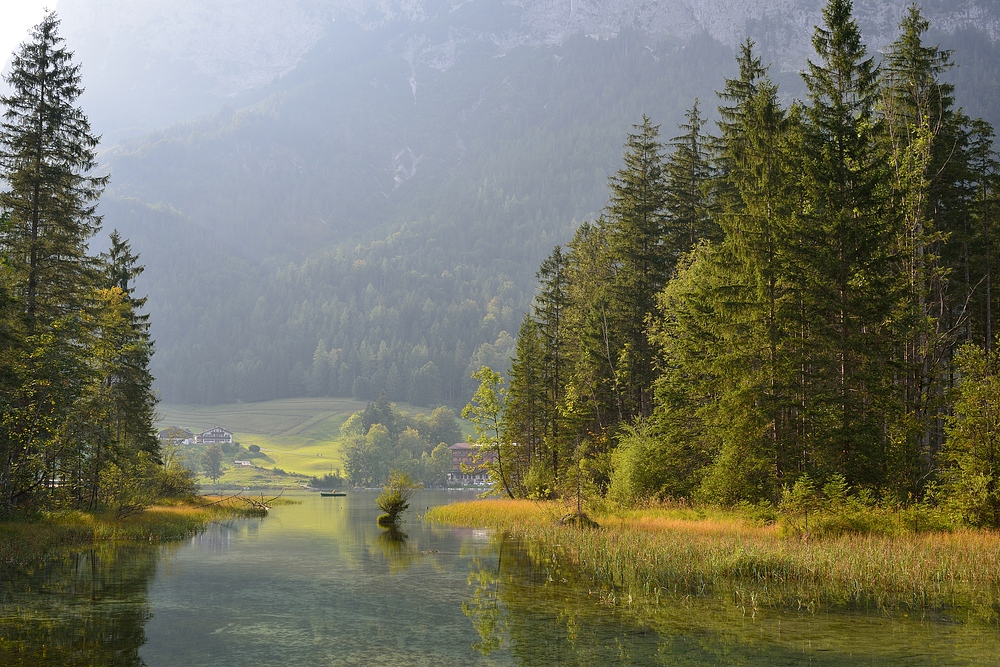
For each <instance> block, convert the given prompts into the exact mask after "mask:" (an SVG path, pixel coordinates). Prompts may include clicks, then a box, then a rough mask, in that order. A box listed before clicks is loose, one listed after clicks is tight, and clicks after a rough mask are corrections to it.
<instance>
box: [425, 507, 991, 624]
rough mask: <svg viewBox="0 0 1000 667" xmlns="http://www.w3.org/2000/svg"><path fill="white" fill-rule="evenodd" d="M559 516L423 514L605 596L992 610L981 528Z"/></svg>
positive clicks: (550, 512)
mask: <svg viewBox="0 0 1000 667" xmlns="http://www.w3.org/2000/svg"><path fill="white" fill-rule="evenodd" d="M565 513H566V508H565V506H562V505H559V504H556V503H535V502H530V501H507V500H488V501H474V502H469V503H455V504H452V505H447V506H442V507H439V508H434V509H432V510H431V511H430V512H429V513H428V515H427V518H428V519H429V520H431V521H438V522H443V523H449V524H452V525H462V526H468V527H476V528H490V529H494V530H498V531H502V532H504V533H507V534H510V535H511V536H513V537H515V538H522V539H525V540H528V541H531V542H534V543H536V544H539V545H541V549H542V551H544V552H546V553H548V554H549V555H548V556H547V558H558V559H559V560H562V561H564V562H565V561H566V560H569V561H570V562H572V563H573V565H574V566H575V567H576V568H577V570H578V571H579V572H580V574H581V575H582V576H584V577H586V578H588V579H589V580H590V581H591V582H592V583H593V584H595V585H597V586H600V587H601V588H602V590H603V591H605V594H606V595H607V596H608V598H609V600H611V601H613V600H614V599H616V598H618V597H622V596H628V597H632V598H641V599H645V600H647V601H649V602H655V601H657V600H658V599H659V598H660V597H661V596H688V595H706V594H716V595H718V594H722V595H729V596H732V597H733V598H734V599H739V600H741V601H743V603H748V604H751V605H755V606H756V605H760V606H782V605H792V606H807V607H815V606H838V607H871V608H877V609H883V610H892V609H939V610H951V611H953V612H954V611H957V610H961V611H962V612H963V613H970V614H973V615H975V616H977V617H979V618H983V619H987V620H990V621H995V620H996V616H997V609H1000V535H998V534H997V533H995V532H991V531H981V530H958V531H954V532H948V533H920V534H903V535H896V536H887V535H845V536H840V537H832V538H824V539H818V540H817V539H813V540H802V539H799V538H791V537H784V536H782V535H781V534H779V531H778V529H777V527H776V526H773V525H771V526H763V525H758V524H755V523H754V522H752V521H749V520H745V519H742V518H741V517H740V516H738V515H735V514H732V515H729V516H726V515H725V514H721V515H719V516H715V517H712V518H700V517H698V516H692V517H691V518H684V517H683V516H677V512H675V511H657V510H632V511H628V512H622V513H614V512H607V513H603V514H602V513H598V514H595V515H592V518H594V519H595V520H596V521H597V522H598V523H599V524H600V525H601V528H599V529H595V530H586V529H580V528H576V527H573V526H568V525H562V524H560V523H558V522H557V521H556V519H557V518H558V517H559V516H561V515H563V514H565ZM747 601H749V602H747Z"/></svg>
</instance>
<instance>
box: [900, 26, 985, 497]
mask: <svg viewBox="0 0 1000 667" xmlns="http://www.w3.org/2000/svg"><path fill="white" fill-rule="evenodd" d="M929 27H930V24H929V22H928V21H927V20H926V19H924V17H923V16H922V14H921V12H920V10H919V9H918V8H917V7H916V6H911V7H910V9H909V11H908V12H907V14H906V16H905V17H904V19H903V21H902V23H901V25H900V35H899V37H898V38H897V39H896V40H895V41H894V42H893V43H892V44H890V46H889V48H888V49H887V52H886V56H885V58H884V60H883V70H882V72H883V73H882V84H881V85H882V102H881V112H882V115H883V116H884V118H885V128H886V131H887V137H888V140H889V151H890V166H891V174H892V176H893V187H892V199H893V202H892V206H891V207H890V208H889V211H890V215H892V216H894V219H893V220H892V224H893V225H894V226H896V228H897V230H898V232H897V234H898V241H897V249H898V261H899V266H898V271H899V273H900V276H901V278H902V282H903V288H904V290H905V297H906V300H905V305H904V307H903V308H901V309H900V311H899V315H898V326H899V329H900V334H901V336H900V341H899V342H900V346H901V347H900V350H899V352H898V353H897V354H896V357H897V360H898V363H899V365H900V369H901V370H900V373H901V378H902V381H901V382H897V386H898V387H899V390H898V393H899V397H898V399H897V403H898V404H899V406H900V410H901V412H902V415H903V416H902V418H901V419H899V420H898V421H897V429H896V433H895V435H894V437H893V438H892V451H891V452H890V454H889V455H890V458H891V459H892V461H893V462H892V465H891V466H890V473H889V477H890V478H892V483H893V484H894V486H895V487H896V488H897V489H898V490H899V491H900V492H904V491H905V492H907V493H910V494H914V495H915V494H918V493H919V492H920V488H919V487H920V486H921V483H920V481H921V480H923V479H926V478H927V473H928V471H929V470H930V469H931V466H932V465H933V459H934V456H935V453H936V451H937V449H938V448H939V447H940V442H941V438H942V436H943V433H942V432H941V425H942V423H943V410H944V409H945V390H946V384H945V382H943V380H944V378H945V375H946V374H945V372H944V371H945V365H944V364H942V363H940V360H942V359H943V358H944V357H945V356H947V351H948V349H949V348H950V347H953V346H954V340H949V339H953V338H954V331H955V327H954V326H953V324H954V315H953V313H952V311H953V307H952V306H950V305H946V304H949V302H951V301H953V300H954V299H955V298H956V296H958V297H959V298H962V297H963V296H967V295H968V290H962V292H964V294H961V293H960V292H958V291H956V290H953V289H949V283H950V282H951V281H952V280H953V279H954V278H955V277H958V276H957V275H950V274H952V271H951V270H949V267H948V266H947V265H946V262H947V261H948V260H947V257H948V256H952V257H954V256H956V253H955V249H956V248H958V247H962V245H963V244H964V236H965V235H964V234H961V233H958V234H956V233H955V232H959V230H961V228H962V227H963V226H964V222H965V221H966V219H967V216H966V215H965V214H964V213H963V212H964V211H966V209H967V207H966V206H965V205H964V203H963V202H962V199H963V197H964V194H963V188H962V185H961V181H962V177H963V163H964V161H965V159H964V154H965V147H964V145H963V144H965V139H964V135H965V132H964V130H963V127H962V126H963V125H964V121H963V118H962V115H961V114H959V113H956V111H955V109H954V94H953V87H952V86H951V85H950V84H948V83H946V82H944V81H942V80H941V76H942V75H943V74H944V73H945V72H946V71H947V70H948V69H949V68H950V67H951V59H950V56H951V54H950V52H947V51H942V50H940V49H939V48H937V47H935V46H927V45H925V44H924V37H925V35H926V32H927V31H928V29H929Z"/></svg>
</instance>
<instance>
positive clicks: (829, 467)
mask: <svg viewBox="0 0 1000 667" xmlns="http://www.w3.org/2000/svg"><path fill="white" fill-rule="evenodd" d="M813 46H814V48H815V50H816V55H817V61H816V62H813V61H810V62H809V64H808V69H807V71H806V72H805V73H804V74H803V77H804V79H805V83H806V87H807V91H808V104H807V105H806V106H805V109H804V112H805V119H806V123H805V132H804V145H803V152H804V157H805V161H804V168H803V172H804V173H803V195H804V197H805V200H806V202H807V208H806V209H805V211H804V214H805V216H806V218H807V222H808V225H809V228H808V232H807V233H806V235H805V236H804V238H803V244H802V250H803V252H802V254H801V258H800V259H801V266H802V268H803V272H802V273H803V275H802V277H803V282H804V284H803V286H802V287H803V300H804V303H803V309H804V312H805V314H806V317H805V318H804V324H806V325H807V326H808V330H807V333H806V335H805V336H804V342H805V344H806V346H807V349H805V350H804V352H805V353H806V358H808V359H810V360H811V361H810V363H809V365H808V367H807V368H805V372H804V374H803V382H804V384H805V385H807V389H806V396H805V398H806V412H807V415H808V416H807V420H808V421H807V424H806V426H805V428H806V430H807V431H808V432H809V433H810V437H811V438H812V440H813V441H814V447H812V451H811V452H810V454H809V456H810V463H811V466H813V467H814V468H815V469H816V470H817V472H818V473H819V475H820V476H825V475H828V474H832V473H840V474H843V475H844V476H845V477H846V478H847V480H848V481H849V482H850V483H870V484H878V483H880V482H881V481H882V479H883V476H884V475H883V471H884V463H885V460H884V453H885V450H884V448H885V444H886V443H885V440H884V435H885V432H886V428H885V427H886V424H885V421H884V418H885V416H886V415H887V414H890V413H893V412H894V411H895V409H894V408H893V406H892V405H891V404H890V400H889V399H890V396H891V393H892V392H891V388H892V379H893V373H892V362H891V360H892V350H893V349H894V339H895V336H896V334H897V332H896V330H895V328H894V320H893V318H894V313H895V311H896V308H897V306H898V296H899V285H898V282H897V280H896V275H895V274H894V272H893V270H892V267H893V259H894V258H893V256H892V249H893V240H894V238H895V233H896V229H895V228H894V227H893V225H892V224H890V220H889V217H888V216H887V214H886V193H885V188H884V184H885V182H886V180H887V173H886V170H885V166H886V164H887V159H886V155H885V151H884V149H883V145H884V144H883V143H882V141H881V132H882V123H881V120H880V118H879V117H878V116H877V114H876V105H877V103H878V96H879V89H878V70H877V68H876V66H875V63H874V60H873V59H872V58H871V57H869V56H868V55H867V51H866V48H865V46H864V44H863V43H862V41H861V33H860V31H859V30H858V26H857V23H856V22H855V20H854V18H853V16H852V5H851V2H850V0H829V2H828V3H827V4H826V6H825V7H824V9H823V25H822V26H818V27H817V28H816V31H815V34H814V36H813Z"/></svg>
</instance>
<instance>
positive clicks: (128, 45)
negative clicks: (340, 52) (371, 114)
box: [56, 0, 1000, 137]
mask: <svg viewBox="0 0 1000 667" xmlns="http://www.w3.org/2000/svg"><path fill="white" fill-rule="evenodd" d="M909 4H910V0H859V1H858V2H856V3H855V13H856V15H857V17H858V19H859V22H860V24H861V26H862V29H863V30H864V33H865V35H866V38H867V39H868V43H869V46H870V48H872V49H875V50H877V49H880V48H881V47H883V46H884V45H885V44H887V43H888V42H889V41H891V40H892V39H893V37H894V35H895V31H896V27H897V25H898V23H899V19H900V17H901V16H902V13H903V11H904V10H905V8H906V7H907V6H908V5H909ZM922 4H923V6H924V8H925V11H926V14H927V15H928V16H929V17H930V18H931V20H932V22H933V23H934V25H935V27H936V28H937V29H938V30H941V31H943V32H944V33H947V34H954V33H956V32H961V31H965V30H973V31H976V32H978V33H980V34H985V35H987V36H988V37H989V39H991V40H996V39H997V37H998V35H1000V10H998V5H997V3H996V2H991V1H989V0H955V1H948V0H929V1H928V2H924V3H922ZM821 6H822V2H820V0H770V1H767V2H761V1H759V0H505V1H503V2H501V0H286V1H283V2H281V3H275V2H273V1H271V0H217V1H215V2H211V3H205V2H201V1H200V0H144V1H143V2H135V1H134V0H61V1H60V2H59V3H58V4H57V6H56V7H57V11H58V12H59V14H60V16H61V17H62V20H63V27H64V34H65V35H66V37H67V38H68V40H69V42H70V44H71V45H72V46H73V48H74V49H75V50H76V51H77V53H78V55H79V56H80V58H81V60H82V61H83V62H84V63H86V81H87V84H88V88H89V89H90V91H91V92H90V94H89V95H88V99H87V103H88V105H92V108H93V109H94V110H93V111H92V112H91V113H92V115H93V116H94V117H95V118H96V120H97V121H98V124H99V126H100V127H101V129H103V130H105V131H107V132H110V133H111V136H112V137H117V136H119V135H120V134H122V133H129V132H131V133H133V134H134V133H135V132H137V131H143V130H149V129H152V128H154V127H159V126H163V125H167V124H171V123H174V122H178V121H181V120H184V119H186V118H188V117H191V116H193V115H196V114H199V113H205V112H208V111H212V110H214V109H216V108H218V107H219V106H221V105H225V104H234V103H235V104H239V101H240V99H241V98H240V95H241V94H244V93H246V92H247V91H252V90H254V89H258V88H261V87H263V86H266V85H267V84H270V83H271V82H273V81H274V80H275V79H276V78H279V77H281V76H283V75H286V74H288V73H290V72H291V71H293V70H294V69H295V67H296V66H297V65H299V64H300V63H301V62H302V60H303V59H304V58H305V57H306V56H307V54H308V53H309V52H310V50H311V49H313V48H314V47H315V46H316V45H317V44H318V43H320V41H321V40H322V39H323V37H324V36H325V35H329V34H331V33H335V32H336V31H337V30H338V24H340V26H343V24H345V23H346V24H349V25H352V26H354V27H356V28H357V29H358V30H360V31H361V32H362V33H363V34H366V35H367V36H368V39H367V40H365V42H366V43H364V44H362V43H359V44H358V49H359V50H366V49H371V48H378V49H383V50H385V51H387V52H390V53H392V54H393V55H394V56H395V57H397V58H400V59H402V60H403V61H404V62H405V63H406V64H407V66H408V68H409V70H410V71H409V72H405V75H406V76H407V80H408V82H409V83H410V85H411V86H412V87H413V88H414V89H415V88H416V87H417V86H418V85H419V83H420V79H421V77H422V76H423V74H422V73H421V70H428V71H431V72H433V71H444V70H447V69H449V68H450V67H452V66H453V65H454V64H455V63H456V62H457V59H458V58H459V57H460V56H461V54H462V53H463V52H466V51H468V50H469V49H470V48H476V47H480V46H482V47H486V48H488V49H490V50H491V51H492V52H493V54H494V55H496V56H503V55H504V54H506V53H508V52H509V51H510V50H511V49H514V48H519V47H526V46H539V45H549V46H552V45H559V44H562V43H564V42H565V41H566V40H568V39H571V38H572V37H575V36H578V35H586V36H589V37H592V38H594V39H604V40H608V39H613V38H615V37H617V36H618V35H620V34H622V33H629V34H633V35H637V36H638V37H637V39H638V41H637V42H636V43H635V44H634V47H635V48H643V47H645V46H648V45H649V44H648V43H647V42H655V41H658V40H662V39H664V38H678V39H689V38H691V37H693V36H696V35H702V34H704V35H708V36H710V37H711V38H712V39H714V40H717V41H718V42H720V43H722V44H724V45H726V46H728V47H730V48H733V47H735V46H736V45H737V44H738V43H739V42H741V41H742V40H743V39H745V38H746V37H747V36H751V37H753V38H754V39H755V40H757V41H758V43H759V44H760V45H761V48H762V51H763V52H764V53H765V54H766V55H767V56H768V58H769V59H770V60H772V61H773V62H774V63H775V65H776V66H777V67H778V68H780V69H784V70H797V69H799V68H801V67H802V65H803V62H804V58H805V57H806V56H807V55H808V53H809V49H810V43H809V38H810V32H811V27H812V26H813V25H815V24H816V23H818V22H819V20H820V9H821ZM473 45H476V47H474V46H473ZM112 98H113V100H114V102H112V101H111V99H112Z"/></svg>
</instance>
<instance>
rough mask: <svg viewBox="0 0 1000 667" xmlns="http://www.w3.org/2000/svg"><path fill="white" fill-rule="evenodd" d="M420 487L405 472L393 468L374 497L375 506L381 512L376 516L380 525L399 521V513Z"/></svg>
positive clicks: (403, 510)
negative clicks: (380, 491)
mask: <svg viewBox="0 0 1000 667" xmlns="http://www.w3.org/2000/svg"><path fill="white" fill-rule="evenodd" d="M420 488H421V485H420V484H417V483H415V482H414V481H413V478H412V477H410V476H409V475H407V474H406V473H401V472H399V471H398V470H393V471H392V472H391V473H390V474H389V481H388V482H387V483H386V485H385V486H383V487H382V493H380V494H379V495H378V498H376V499H375V506H376V507H378V508H379V509H380V510H382V512H383V514H382V515H381V516H380V517H379V518H378V523H379V525H380V526H388V525H394V524H396V523H397V522H398V521H399V515H400V514H402V513H403V512H405V511H406V509H407V508H408V507H409V506H410V498H412V497H413V494H414V493H416V492H417V491H418V490H419V489H420Z"/></svg>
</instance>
